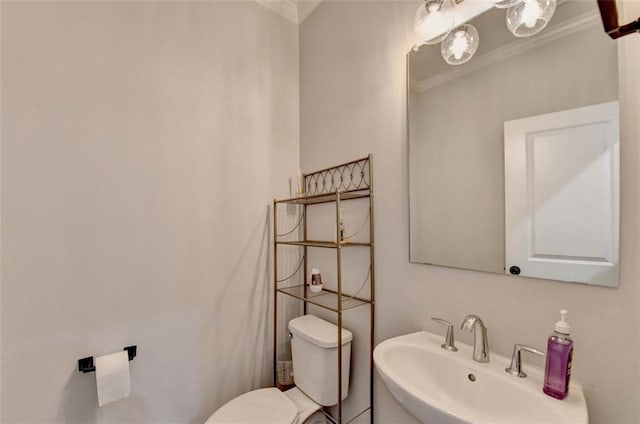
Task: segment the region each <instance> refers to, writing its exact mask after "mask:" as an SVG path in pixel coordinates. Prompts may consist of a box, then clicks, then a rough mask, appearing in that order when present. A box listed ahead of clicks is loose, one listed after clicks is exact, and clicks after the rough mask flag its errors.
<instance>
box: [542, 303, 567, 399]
mask: <svg viewBox="0 0 640 424" xmlns="http://www.w3.org/2000/svg"><path fill="white" fill-rule="evenodd" d="M570 329H571V327H570V326H569V323H568V322H567V311H566V310H565V309H563V310H561V311H560V321H558V322H556V326H555V331H554V332H553V334H552V335H551V336H550V337H549V341H548V342H547V364H546V366H545V369H544V387H543V388H542V391H543V392H545V393H546V394H548V395H549V396H551V397H554V398H556V399H564V398H565V397H567V394H568V393H569V380H570V379H571V360H572V358H573V340H571V339H570V338H569V331H570Z"/></svg>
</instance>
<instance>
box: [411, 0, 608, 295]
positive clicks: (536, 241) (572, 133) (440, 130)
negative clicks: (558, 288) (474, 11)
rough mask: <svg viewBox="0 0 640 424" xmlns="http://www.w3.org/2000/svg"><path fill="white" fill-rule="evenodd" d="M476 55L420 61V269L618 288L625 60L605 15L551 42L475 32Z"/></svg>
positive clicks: (569, 12)
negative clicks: (621, 70)
mask: <svg viewBox="0 0 640 424" xmlns="http://www.w3.org/2000/svg"><path fill="white" fill-rule="evenodd" d="M470 23H471V24H472V25H474V26H475V27H476V28H477V30H478V33H479V36H480V45H479V48H478V51H477V52H476V54H475V56H474V57H473V58H472V59H471V60H470V61H468V62H466V63H464V64H462V65H457V66H451V65H448V64H447V63H446V62H445V61H444V60H443V59H442V57H441V53H440V44H435V45H423V46H421V47H420V48H419V50H417V51H412V52H411V53H409V56H408V64H409V65H408V79H409V81H408V87H409V100H408V102H409V206H410V260H411V261H412V262H418V263H425V264H431V265H441V266H449V267H456V268H464V269H471V270H477V271H487V272H495V273H506V274H510V275H521V276H529V277H536V278H544V279H552V280H557V281H570V282H578V283H587V284H596V285H603V286H610V287H615V286H617V285H618V239H619V212H618V205H619V149H618V102H617V100H618V55H617V46H616V43H615V42H614V41H613V40H612V39H611V38H609V37H608V36H607V35H606V33H605V32H604V31H603V29H602V23H601V18H600V14H599V11H598V7H597V4H596V3H595V2H584V1H580V0H569V1H565V2H560V4H559V5H558V7H557V9H556V12H555V15H554V16H553V18H552V19H551V21H550V22H549V25H548V26H547V27H546V28H545V29H544V30H543V31H542V32H540V33H538V34H536V35H534V36H531V37H527V38H516V37H514V36H513V35H512V34H511V33H510V32H509V30H508V29H507V28H506V25H505V11H504V10H500V9H491V10H489V11H487V12H485V13H483V14H481V15H479V16H477V17H475V18H474V19H473V20H472V21H471V22H470Z"/></svg>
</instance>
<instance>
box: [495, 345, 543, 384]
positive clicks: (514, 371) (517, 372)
mask: <svg viewBox="0 0 640 424" xmlns="http://www.w3.org/2000/svg"><path fill="white" fill-rule="evenodd" d="M523 350H524V351H525V352H531V353H535V354H536V355H540V356H545V353H544V352H541V351H539V350H538V349H534V348H532V347H529V346H524V345H521V344H517V343H516V344H515V345H514V346H513V354H511V365H509V368H505V369H504V370H505V371H506V372H508V373H509V374H511V375H512V376H514V377H520V378H525V377H526V376H527V374H526V373H525V372H524V371H522V359H521V358H520V352H522V351H523Z"/></svg>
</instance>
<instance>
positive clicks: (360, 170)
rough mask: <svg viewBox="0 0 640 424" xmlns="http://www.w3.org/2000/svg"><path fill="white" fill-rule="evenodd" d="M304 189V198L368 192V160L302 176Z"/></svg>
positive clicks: (369, 174) (356, 161) (360, 160)
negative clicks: (360, 191) (338, 193)
mask: <svg viewBox="0 0 640 424" xmlns="http://www.w3.org/2000/svg"><path fill="white" fill-rule="evenodd" d="M304 188H305V195H306V196H314V195H319V194H329V193H335V192H336V191H340V192H342V193H347V192H350V191H359V190H368V189H369V188H371V172H370V166H369V158H368V157H366V158H364V159H359V160H355V161H353V162H348V163H345V164H343V165H339V166H335V167H332V168H327V169H323V170H321V171H317V172H314V173H312V174H307V175H305V176H304Z"/></svg>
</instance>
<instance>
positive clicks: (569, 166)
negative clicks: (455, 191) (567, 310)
mask: <svg viewBox="0 0 640 424" xmlns="http://www.w3.org/2000/svg"><path fill="white" fill-rule="evenodd" d="M504 153H505V155H504V157H505V159H504V164H505V240H506V246H505V248H506V272H507V273H514V274H517V273H518V271H519V274H520V275H525V276H530V277H539V278H548V279H554V280H563V281H576V282H584V283H598V284H600V285H606V286H617V285H618V234H619V228H618V205H619V172H618V171H619V143H618V102H609V103H602V104H598V105H593V106H587V107H582V108H578V109H571V110H566V111H562V112H556V113H549V114H545V115H539V116H533V117H529V118H524V119H518V120H515V121H509V122H505V123H504ZM514 267H517V268H518V269H516V268H514Z"/></svg>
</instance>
